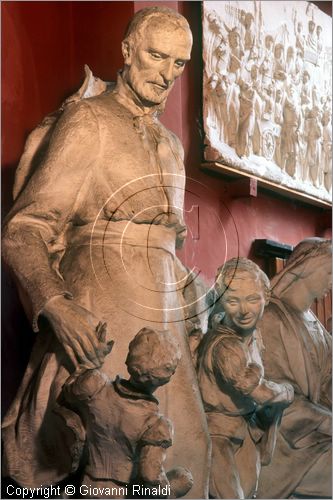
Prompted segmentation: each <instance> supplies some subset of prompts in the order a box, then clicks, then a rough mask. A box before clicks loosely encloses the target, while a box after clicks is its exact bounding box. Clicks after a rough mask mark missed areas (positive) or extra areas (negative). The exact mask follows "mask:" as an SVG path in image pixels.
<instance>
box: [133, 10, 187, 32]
mask: <svg viewBox="0 0 333 500" xmlns="http://www.w3.org/2000/svg"><path fill="white" fill-rule="evenodd" d="M161 17H163V18H164V22H165V21H169V23H172V24H174V25H176V27H177V28H182V29H185V30H187V31H189V32H191V31H190V26H189V24H188V22H187V20H186V19H185V17H184V16H182V15H181V14H179V13H178V12H176V11H175V10H173V9H169V8H168V7H163V6H154V7H146V8H145V9H141V10H139V11H138V12H137V13H136V14H135V15H134V17H133V18H132V20H131V21H130V23H129V24H128V26H127V29H126V32H125V38H124V40H132V39H133V38H134V37H136V36H137V35H139V34H140V33H141V32H143V31H144V30H145V28H146V27H147V25H148V24H151V23H154V21H155V24H156V27H158V26H157V23H156V21H158V22H159V23H160V21H161ZM161 26H164V24H161Z"/></svg>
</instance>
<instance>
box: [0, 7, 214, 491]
mask: <svg viewBox="0 0 333 500" xmlns="http://www.w3.org/2000/svg"><path fill="white" fill-rule="evenodd" d="M191 46H192V35H191V31H190V28H189V25H188V23H187V21H186V19H185V18H183V17H182V16H181V15H179V14H178V13H177V12H175V11H173V10H170V9H167V8H164V7H152V8H148V9H143V10H142V11H140V12H138V13H137V14H136V15H135V16H134V18H133V20H132V22H131V23H130V25H129V28H128V30H127V33H126V36H125V39H124V41H123V43H122V52H123V56H124V68H123V70H122V72H120V73H119V75H118V80H117V84H116V86H115V88H114V89H113V90H112V91H111V90H110V91H107V92H104V93H102V94H100V95H98V96H94V97H91V98H87V99H82V100H79V101H78V102H74V103H73V104H71V105H68V106H67V107H66V109H65V111H64V112H63V114H62V116H61V117H60V119H59V121H58V122H57V125H56V126H55V127H54V130H53V132H52V135H51V138H50V142H49V146H48V149H47V152H46V154H45V155H44V157H43V160H42V162H41V164H40V165H39V166H38V167H37V169H36V170H35V172H34V173H33V175H32V176H31V178H30V179H29V181H28V182H27V184H26V186H25V187H24V189H23V190H22V191H21V193H20V195H19V196H18V198H17V200H16V203H15V205H14V207H13V209H12V211H11V212H10V214H9V216H8V218H7V220H6V224H5V229H4V240H3V252H4V258H5V261H6V263H7V264H8V265H9V267H10V268H11V269H12V271H13V273H14V275H15V278H16V281H17V283H18V288H19V291H20V295H21V299H22V302H23V304H24V306H25V310H26V312H27V314H28V316H29V317H30V319H31V322H32V325H33V328H34V330H35V331H36V332H38V331H39V333H38V336H37V340H36V343H35V346H34V350H33V353H32V356H31V359H30V362H29V366H28V369H27V372H26V374H25V377H24V380H23V382H22V385H21V387H20V389H19V392H18V394H17V396H16V399H15V400H14V402H13V404H12V406H11V408H10V410H9V412H8V414H7V416H6V419H5V421H4V424H3V439H4V463H5V471H6V473H7V474H8V475H10V476H11V477H13V478H14V479H15V480H16V481H17V482H18V483H20V484H22V485H24V486H27V487H34V486H36V485H37V486H40V485H41V484H50V483H54V482H56V481H58V480H60V479H62V478H64V477H66V475H67V474H68V472H69V469H70V463H72V457H71V456H70V450H68V449H67V448H66V439H65V430H64V429H65V427H64V422H63V421H61V420H59V419H60V417H59V413H56V412H55V411H54V408H55V407H56V406H57V397H58V395H59V392H60V390H61V387H62V385H63V383H64V381H65V380H66V379H67V377H68V375H69V373H71V372H72V371H73V370H74V369H75V367H76V365H77V364H81V365H82V364H83V365H85V366H86V367H88V368H89V367H90V368H94V367H99V366H100V365H101V363H102V362H103V358H104V354H105V351H104V350H103V348H102V349H100V348H99V345H98V342H97V340H96V334H95V330H96V328H101V325H102V326H103V327H105V325H106V328H107V338H106V341H110V339H114V340H115V345H114V352H113V357H112V361H111V362H110V361H109V362H108V360H106V361H105V363H104V370H105V371H106V372H107V374H108V375H109V376H111V377H114V376H115V375H116V374H118V373H119V374H122V373H125V359H126V351H127V346H128V344H129V341H130V340H131V339H132V338H133V337H134V335H135V334H136V332H137V331H138V330H139V329H141V328H144V327H147V328H149V327H152V328H154V329H160V330H162V329H165V328H168V329H169V330H170V331H171V332H172V333H173V335H174V336H175V338H176V340H177V341H178V342H179V344H180V347H181V351H182V359H181V361H180V364H179V367H178V370H177V374H176V375H175V377H174V379H173V381H172V382H171V383H170V384H169V385H168V386H167V387H164V388H163V389H159V390H158V398H159V400H160V406H161V411H162V412H163V413H164V414H165V415H166V416H167V417H168V418H170V420H171V421H172V422H173V424H174V428H175V438H174V447H173V450H172V452H171V453H170V455H169V459H168V463H167V467H168V468H169V467H170V466H172V465H173V464H181V465H182V466H184V467H187V468H188V469H189V470H191V472H192V474H193V478H194V485H193V489H192V490H191V498H204V497H205V496H206V494H207V488H206V483H207V476H208V463H209V461H208V452H209V438H208V433H207V429H206V422H205V416H204V412H203V409H202V404H201V400H200V394H199V390H198V386H197V382H196V377H195V372H194V369H193V367H192V363H191V359H190V351H189V348H188V344H187V339H186V337H185V328H184V321H183V315H184V313H183V308H182V302H181V297H180V295H181V286H182V283H176V281H177V280H176V278H175V260H176V256H175V248H176V246H179V245H181V243H182V242H183V240H184V237H185V233H186V227H185V224H184V221H183V200H184V186H185V171H184V165H183V149H182V146H181V144H180V142H179V140H178V138H177V137H176V136H175V135H174V134H173V133H172V132H170V131H169V130H167V129H166V128H165V127H164V126H163V125H162V124H161V123H160V122H159V120H158V116H159V114H160V113H161V112H162V111H163V108H164V105H165V102H166V99H167V97H168V95H169V93H170V91H171V89H172V87H173V84H174V81H175V80H176V78H178V77H179V76H180V75H181V74H182V72H183V70H184V66H185V64H186V62H187V61H188V60H189V59H190V53H191ZM194 447H195V448H194Z"/></svg>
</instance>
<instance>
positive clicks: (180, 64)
mask: <svg viewBox="0 0 333 500" xmlns="http://www.w3.org/2000/svg"><path fill="white" fill-rule="evenodd" d="M175 66H177V68H183V67H184V66H185V61H176V62H175Z"/></svg>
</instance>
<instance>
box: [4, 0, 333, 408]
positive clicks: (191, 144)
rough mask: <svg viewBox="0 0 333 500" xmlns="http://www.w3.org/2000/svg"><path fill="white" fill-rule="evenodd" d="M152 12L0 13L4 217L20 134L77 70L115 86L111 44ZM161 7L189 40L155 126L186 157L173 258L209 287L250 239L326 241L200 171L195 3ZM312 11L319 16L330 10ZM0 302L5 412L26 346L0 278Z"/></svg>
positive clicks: (118, 5)
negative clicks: (181, 19)
mask: <svg viewBox="0 0 333 500" xmlns="http://www.w3.org/2000/svg"><path fill="white" fill-rule="evenodd" d="M156 3H157V2H132V1H128V2H81V1H79V2H76V1H74V2H70V1H67V2H57V1H53V2H30V1H24V2H10V1H3V2H2V3H1V10H2V70H3V71H2V111H3V112H2V165H3V174H2V175H3V183H2V186H3V198H2V199H3V210H4V212H5V213H6V212H7V211H8V209H9V207H10V206H11V203H12V198H11V189H12V183H13V176H14V171H15V168H16V165H17V162H18V160H19V157H20V155H21V154H22V151H23V146H24V141H25V139H26V137H27V134H28V133H29V131H31V130H32V129H33V128H34V127H35V126H36V125H37V124H38V123H39V122H40V121H41V119H42V118H43V117H44V116H45V115H46V114H47V113H49V112H51V111H53V110H55V109H57V107H58V106H59V104H60V103H61V102H62V100H63V99H64V98H65V97H66V96H68V95H69V94H70V93H72V92H73V91H75V90H76V89H77V88H78V87H79V85H80V83H81V81H82V79H83V76H84V71H83V65H84V63H88V64H89V65H90V67H91V69H92V70H93V72H94V73H95V74H96V75H98V76H100V77H101V78H103V79H105V80H114V79H115V77H116V71H117V69H118V68H120V67H121V64H122V58H121V51H120V42H121V39H122V35H123V33H124V31H125V28H126V25H127V23H128V21H129V19H130V18H131V17H132V15H133V13H134V12H136V11H137V10H139V9H140V8H142V7H145V6H147V5H156ZM160 4H164V5H168V6H169V7H173V8H175V9H177V10H179V11H180V12H181V13H182V14H184V15H185V16H186V17H187V19H188V20H189V22H190V25H191V28H192V31H193V38H194V46H193V52H192V60H191V62H190V63H189V64H188V66H187V68H186V70H185V72H184V75H183V77H182V79H181V80H179V81H178V82H177V83H176V85H175V88H174V90H173V93H172V95H171V96H170V98H169V101H168V104H167V107H166V111H165V113H164V116H163V118H162V121H163V122H164V123H165V124H166V125H167V126H168V127H169V128H171V129H172V130H173V131H175V132H176V134H177V135H178V136H179V137H180V139H181V140H182V142H183V145H184V148H185V155H186V162H185V163H186V170H187V177H188V180H187V192H186V210H187V213H186V219H187V221H188V223H189V228H190V236H189V238H188V241H187V244H186V246H185V248H184V249H183V250H182V251H181V252H180V255H181V257H182V258H183V260H184V262H185V263H186V264H188V265H189V266H191V267H196V268H197V269H200V271H201V274H202V275H203V276H204V277H206V278H207V279H208V280H210V281H211V280H212V279H213V277H214V275H215V271H216V268H217V267H218V266H219V265H220V264H221V263H222V262H223V261H224V259H225V258H230V257H232V256H235V255H238V254H239V255H242V256H249V257H251V258H255V256H254V255H253V253H252V243H253V241H254V240H255V239H256V238H268V239H273V240H277V241H280V242H282V243H289V244H293V245H294V244H296V243H297V242H298V241H300V240H301V239H303V238H305V237H307V236H314V235H316V236H323V235H326V236H327V235H328V234H329V232H330V230H329V227H328V226H329V221H328V217H327V215H325V214H324V212H323V210H321V209H319V208H315V207H312V206H305V205H302V204H301V203H299V202H296V201H291V200H286V199H281V198H278V197H276V196H274V195H272V194H263V193H259V194H258V196H257V198H251V197H248V196H247V197H246V196H243V195H242V192H241V191H240V190H238V189H237V188H236V189H235V188H234V185H233V184H232V183H230V182H226V181H224V180H222V179H221V178H220V177H218V176H216V175H214V176H213V175H212V174H210V175H208V174H206V173H203V172H202V171H201V170H200V169H199V167H200V164H201V161H202V144H203V137H202V125H201V109H202V97H201V95H202V83H201V82H202V55H201V54H202V49H201V3H200V2H191V1H190V2H160ZM320 4H322V5H323V6H324V4H325V6H324V8H326V9H328V8H329V5H330V2H320ZM256 260H257V259H256ZM3 300H4V306H3V311H4V314H3V319H4V326H5V327H6V329H5V331H4V332H5V333H4V335H3V352H4V353H6V355H7V359H8V364H9V365H10V366H11V367H12V368H13V369H12V370H11V371H10V373H8V371H7V372H6V373H4V384H5V387H6V394H4V397H5V401H4V404H3V408H4V409H5V408H6V406H7V405H8V401H9V400H10V399H11V397H12V394H14V392H15V389H16V387H17V384H18V382H19V380H20V377H21V375H22V372H23V369H24V365H25V363H26V361H27V356H28V354H29V350H30V345H31V342H32V338H33V337H32V334H31V335H30V336H29V335H27V333H26V332H27V331H29V327H28V325H27V323H26V320H25V319H24V316H23V313H22V311H21V309H20V306H19V303H18V300H17V297H16V293H15V287H14V286H13V284H12V282H11V281H10V279H9V278H6V276H4V293H3ZM20 332H21V333H20ZM18 357H19V359H18ZM3 367H4V368H5V367H6V364H5V363H4V364H3Z"/></svg>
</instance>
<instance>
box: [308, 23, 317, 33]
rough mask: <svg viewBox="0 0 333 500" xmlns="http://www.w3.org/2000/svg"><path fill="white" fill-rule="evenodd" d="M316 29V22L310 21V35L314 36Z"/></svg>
mask: <svg viewBox="0 0 333 500" xmlns="http://www.w3.org/2000/svg"><path fill="white" fill-rule="evenodd" d="M315 27H316V23H315V22H314V21H312V20H310V21H309V22H308V29H309V33H311V34H312V33H313V32H314V29H315Z"/></svg>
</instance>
